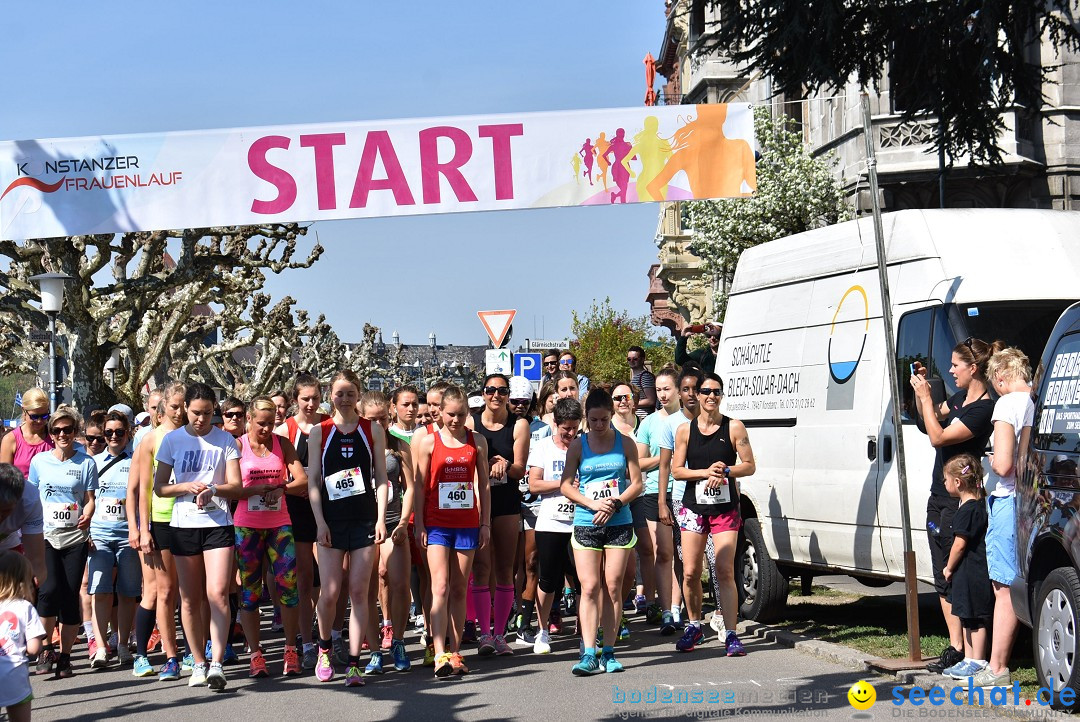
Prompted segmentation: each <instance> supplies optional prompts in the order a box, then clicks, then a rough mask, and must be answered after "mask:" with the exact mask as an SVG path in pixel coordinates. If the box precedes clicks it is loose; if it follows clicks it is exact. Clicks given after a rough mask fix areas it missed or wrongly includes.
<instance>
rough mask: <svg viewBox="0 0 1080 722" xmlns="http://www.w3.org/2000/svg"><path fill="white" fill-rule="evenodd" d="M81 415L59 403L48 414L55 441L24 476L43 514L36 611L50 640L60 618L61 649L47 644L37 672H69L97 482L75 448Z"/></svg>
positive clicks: (89, 461)
mask: <svg viewBox="0 0 1080 722" xmlns="http://www.w3.org/2000/svg"><path fill="white" fill-rule="evenodd" d="M81 424H82V418H81V417H80V416H79V414H78V412H77V411H75V409H73V408H71V407H70V406H61V407H60V408H58V409H57V410H56V411H55V412H53V414H52V415H51V416H50V417H49V436H50V437H51V438H52V440H53V442H54V443H55V444H56V446H55V448H53V449H51V450H50V451H48V452H47V453H43V454H37V455H36V456H34V458H33V460H32V461H31V462H30V474H29V476H28V481H29V482H30V484H31V485H32V486H34V487H35V488H36V489H37V491H38V494H39V495H40V496H41V505H42V509H43V511H44V515H45V565H46V568H47V569H48V576H47V577H46V579H45V583H44V584H42V586H41V590H40V592H39V594H38V603H37V610H38V614H40V615H41V621H42V624H44V626H45V639H46V640H47V641H50V642H51V640H52V633H53V628H54V627H55V626H56V623H57V622H58V621H59V623H60V653H59V655H57V654H56V652H55V651H54V649H53V646H52V644H51V643H50V644H46V645H45V649H44V650H43V651H42V653H41V655H40V656H39V657H38V663H37V673H38V674H46V673H48V672H50V671H52V670H53V665H54V664H55V667H56V669H55V672H56V677H57V678H63V677H70V676H72V674H73V672H72V669H71V647H72V645H73V644H74V643H75V637H76V636H77V635H78V633H79V626H80V623H81V622H82V609H81V608H80V604H79V589H80V587H81V586H82V578H83V570H84V569H85V567H86V557H87V554H88V552H89V548H90V547H89V543H88V540H89V529H90V520H91V519H92V518H93V517H94V491H95V490H96V489H97V486H98V474H97V464H95V463H94V460H93V459H92V458H90V457H89V456H87V455H86V453H84V452H82V451H80V450H78V449H76V448H75V437H76V436H77V435H78V433H79V426H80V425H81Z"/></svg>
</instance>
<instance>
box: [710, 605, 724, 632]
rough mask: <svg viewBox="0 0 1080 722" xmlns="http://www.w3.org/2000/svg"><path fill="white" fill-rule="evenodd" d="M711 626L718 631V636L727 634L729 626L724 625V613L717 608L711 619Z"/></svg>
mask: <svg viewBox="0 0 1080 722" xmlns="http://www.w3.org/2000/svg"><path fill="white" fill-rule="evenodd" d="M709 626H710V627H712V630H713V631H714V632H716V636H717V637H726V636H727V627H725V626H724V613H723V612H721V611H720V610H719V609H717V610H716V611H715V612H713V613H712V618H710V619H709Z"/></svg>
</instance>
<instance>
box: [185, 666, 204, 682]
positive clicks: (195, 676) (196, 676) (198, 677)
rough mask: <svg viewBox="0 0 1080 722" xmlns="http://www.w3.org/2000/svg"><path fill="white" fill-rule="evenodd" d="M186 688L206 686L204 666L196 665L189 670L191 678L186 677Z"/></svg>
mask: <svg viewBox="0 0 1080 722" xmlns="http://www.w3.org/2000/svg"><path fill="white" fill-rule="evenodd" d="M187 686H188V687H205V686H206V665H205V664H196V665H194V666H193V667H192V668H191V676H190V677H188V682H187Z"/></svg>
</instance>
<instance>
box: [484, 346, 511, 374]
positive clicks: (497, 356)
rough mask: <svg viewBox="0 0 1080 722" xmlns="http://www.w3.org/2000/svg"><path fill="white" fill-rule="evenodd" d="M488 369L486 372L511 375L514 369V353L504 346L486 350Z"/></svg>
mask: <svg viewBox="0 0 1080 722" xmlns="http://www.w3.org/2000/svg"><path fill="white" fill-rule="evenodd" d="M484 361H485V365H486V366H487V370H486V371H485V372H484V373H489V374H502V375H503V376H511V375H513V371H514V354H512V353H510V352H509V351H507V350H506V349H504V348H489V349H488V350H487V351H485V352H484Z"/></svg>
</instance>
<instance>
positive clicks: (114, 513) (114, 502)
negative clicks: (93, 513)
mask: <svg viewBox="0 0 1080 722" xmlns="http://www.w3.org/2000/svg"><path fill="white" fill-rule="evenodd" d="M126 504H127V499H113V498H110V497H107V496H103V497H101V498H100V499H98V500H97V517H98V519H99V521H103V522H108V523H111V524H118V523H120V522H126V521H127V510H126V509H127V507H126Z"/></svg>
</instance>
